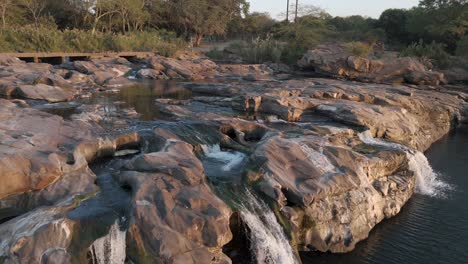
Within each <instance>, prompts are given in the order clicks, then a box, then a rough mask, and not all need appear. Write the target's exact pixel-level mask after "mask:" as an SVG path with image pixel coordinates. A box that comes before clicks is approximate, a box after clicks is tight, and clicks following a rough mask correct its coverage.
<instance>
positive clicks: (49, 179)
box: [0, 50, 468, 263]
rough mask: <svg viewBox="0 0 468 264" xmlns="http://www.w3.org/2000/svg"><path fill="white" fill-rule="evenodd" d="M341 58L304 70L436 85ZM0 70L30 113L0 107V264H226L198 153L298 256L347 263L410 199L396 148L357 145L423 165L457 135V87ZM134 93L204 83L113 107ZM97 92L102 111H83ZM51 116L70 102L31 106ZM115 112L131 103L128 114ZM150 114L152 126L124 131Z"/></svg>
mask: <svg viewBox="0 0 468 264" xmlns="http://www.w3.org/2000/svg"><path fill="white" fill-rule="evenodd" d="M343 53H344V51H343V52H339V53H337V54H335V53H333V54H332V53H331V51H329V50H322V51H320V52H319V53H317V54H312V55H311V54H309V55H310V56H311V57H307V56H309V55H306V57H305V58H306V59H305V60H306V61H307V63H308V64H307V65H305V66H307V67H308V66H312V67H314V68H315V69H317V67H318V68H320V69H321V71H324V72H329V73H332V74H334V75H335V74H338V75H341V76H345V77H348V78H351V79H359V80H366V81H372V82H394V81H402V82H403V81H404V82H410V83H417V84H431V85H435V84H438V83H439V82H440V81H442V79H441V78H442V77H441V76H440V75H438V74H437V73H433V72H430V71H427V70H426V69H425V68H424V67H423V66H421V65H420V64H417V63H416V62H414V61H411V60H406V59H400V60H397V61H392V62H385V63H384V62H383V61H375V60H367V59H364V58H357V57H349V56H348V57H346V58H345V57H343ZM398 63H399V64H401V65H403V66H405V67H403V69H402V70H401V71H400V70H399V71H396V70H395V67H396V64H398ZM0 64H1V65H2V66H0V75H1V76H2V79H1V81H0V95H2V96H5V97H7V98H11V97H12V96H13V97H15V96H18V95H19V94H18V93H19V92H20V91H22V92H23V94H22V96H21V97H26V98H29V99H34V100H35V101H34V102H31V101H30V100H29V99H28V100H24V101H23V100H17V99H9V100H6V99H0V178H1V180H2V185H1V186H0V220H1V221H0V237H1V238H2V239H1V240H0V261H5V262H6V263H26V262H27V263H76V262H78V263H83V262H86V261H88V260H90V259H92V260H93V261H95V260H97V259H100V258H101V257H102V256H103V255H102V254H104V253H102V252H103V251H106V250H104V249H105V248H106V247H107V248H108V245H107V246H105V244H106V243H107V244H109V243H111V244H112V243H117V244H116V247H115V248H116V249H118V250H117V251H116V252H111V254H113V259H115V260H118V261H119V262H122V260H124V259H125V260H126V261H128V262H129V263H153V262H161V263H230V262H231V260H230V259H229V257H230V256H228V255H227V254H228V253H226V252H225V251H224V252H223V247H224V246H225V245H226V244H228V243H229V241H231V240H232V238H233V234H232V232H231V230H230V223H229V222H230V219H231V217H233V215H234V216H235V211H236V208H235V206H233V205H232V204H230V203H229V202H230V201H227V200H225V201H223V200H221V199H220V197H223V199H224V197H225V196H222V195H221V196H220V197H218V196H217V195H216V194H215V193H217V194H219V189H215V187H214V186H215V185H216V182H215V181H216V180H215V179H211V178H207V175H208V174H209V172H210V171H208V170H209V169H210V168H209V167H204V162H203V159H204V158H205V156H204V155H206V153H204V151H205V150H206V149H207V148H209V147H210V146H213V145H214V146H217V145H218V144H219V146H220V148H219V149H221V148H222V149H224V150H227V151H238V152H241V154H242V157H245V160H243V161H242V162H241V163H238V165H239V166H241V167H240V171H239V172H238V173H236V175H237V176H238V177H237V178H235V179H234V178H233V179H231V181H232V184H231V185H232V186H231V187H233V189H236V187H238V186H248V187H249V188H251V189H253V190H255V191H256V192H257V194H261V195H259V197H262V199H264V200H265V204H270V205H272V208H273V209H274V211H275V214H276V216H277V218H278V219H280V220H281V221H280V222H281V223H282V224H283V225H284V226H283V227H284V230H285V232H286V233H287V235H288V236H289V237H290V238H291V243H292V244H293V245H294V247H295V248H296V249H298V250H318V251H322V252H326V251H331V252H348V251H350V250H352V249H353V248H354V247H355V245H356V243H357V242H359V241H361V240H363V239H365V238H367V236H368V235H369V232H370V231H371V230H372V228H373V227H374V226H375V225H376V224H378V223H379V222H381V221H382V220H383V219H385V218H390V217H393V216H395V215H396V214H397V213H398V212H399V211H400V209H401V208H402V207H403V206H404V204H405V203H406V202H407V201H408V199H409V198H410V197H411V195H412V194H413V192H414V191H415V186H416V185H417V179H416V176H415V174H414V172H413V171H412V170H411V168H410V167H411V166H410V165H409V158H408V155H407V153H406V152H405V151H404V149H403V148H388V147H387V148H386V147H379V146H372V145H368V144H366V143H365V142H363V141H362V139H360V137H359V135H360V133H362V132H363V131H366V130H369V131H370V132H369V134H370V135H371V136H373V137H376V138H381V139H384V140H386V141H390V142H396V143H400V144H402V145H404V146H406V147H409V148H412V149H415V150H421V151H423V150H426V149H427V148H429V147H430V145H431V144H432V143H434V142H435V141H437V140H438V139H440V138H441V137H442V136H443V135H445V134H446V133H447V132H448V131H449V130H450V129H452V128H454V127H455V126H456V125H457V124H458V123H462V122H466V116H467V115H466V113H467V110H468V108H467V105H466V102H465V101H466V100H468V96H467V94H466V93H465V90H464V89H463V88H462V87H461V88H460V87H458V86H450V87H449V86H426V85H420V86H405V85H397V84H394V85H385V84H369V83H367V84H366V83H357V82H352V81H338V80H331V79H322V78H301V79H297V80H284V79H285V78H282V77H281V78H280V76H279V75H275V73H290V69H286V68H284V67H282V66H281V65H273V64H270V65H217V64H215V63H213V62H212V61H210V60H208V59H206V58H205V57H202V56H192V55H190V56H189V55H187V54H182V55H181V56H179V57H178V58H164V57H160V56H154V57H150V58H146V59H142V60H139V61H134V62H129V61H127V60H125V59H119V58H111V57H104V58H94V59H91V60H89V61H75V62H70V63H66V64H63V65H60V66H56V67H52V66H50V65H47V64H27V63H23V62H20V61H17V60H14V59H8V58H7V59H5V58H3V59H1V60H0ZM316 64H317V65H316ZM324 65H325V66H326V67H325V66H324ZM343 65H345V66H343ZM401 65H400V66H401ZM406 66H407V67H406ZM376 67H377V68H376ZM133 77H136V78H142V79H154V80H160V79H180V80H184V81H188V80H201V79H209V80H210V82H209V83H200V82H196V83H189V82H186V83H184V86H185V89H187V90H189V91H190V96H187V95H184V96H180V97H178V96H172V97H170V96H168V97H165V96H164V93H161V94H162V95H163V96H160V97H162V98H159V97H158V98H157V99H151V100H150V101H151V102H150V103H148V101H147V100H143V99H145V98H142V97H141V96H140V95H138V94H137V95H132V94H130V93H129V94H126V96H122V97H118V99H115V98H116V97H114V96H112V95H113V94H115V93H117V94H118V93H119V92H120V91H119V90H118V89H117V88H118V87H120V86H121V85H126V84H128V82H129V78H130V79H132V78H133ZM288 77H290V76H288ZM216 79H220V80H222V82H219V83H213V82H212V81H213V80H216ZM228 79H229V81H228ZM95 88H97V89H95ZM166 88H167V87H166ZM151 89H155V90H156V89H157V87H156V88H151ZM168 90H171V89H168ZM176 90H177V89H176ZM47 91H48V92H50V93H47V94H45V92H47ZM61 91H63V94H62V92H61ZM99 91H102V93H100V92H99ZM87 92H89V93H90V94H86V93H87ZM98 92H99V95H100V96H101V97H104V98H107V99H108V102H106V100H102V101H98V102H96V101H94V100H92V99H93V98H92V96H93V93H98ZM152 92H154V93H157V92H159V91H153V90H152ZM75 93H78V95H79V96H77V97H74V95H75ZM26 94H27V96H26ZM106 96H107V97H106ZM127 96H128V97H131V96H135V97H131V98H127ZM18 97H19V96H18ZM87 97H91V99H89V100H86V98H87ZM80 98H81V99H80ZM83 98H84V99H83ZM65 100H79V101H78V102H76V104H75V102H72V103H70V102H64V103H60V104H58V105H57V104H44V103H42V102H44V101H50V102H56V101H65ZM116 100H129V101H130V100H136V101H137V103H135V102H134V106H135V108H129V107H126V106H125V103H126V102H122V101H116ZM140 102H141V104H142V105H141V107H140V105H138V104H139V103H140ZM54 107H55V108H54ZM57 108H58V109H65V111H68V110H66V109H73V111H76V113H73V114H71V115H66V117H65V118H64V117H62V116H59V115H55V114H58V113H59V112H60V111H58V112H54V111H52V110H51V109H55V110H57ZM148 109H151V110H154V109H156V110H155V111H158V112H159V116H158V117H161V120H144V121H143V120H138V118H139V116H140V114H142V113H140V112H141V111H148ZM54 113H55V114H54ZM163 120H164V121H163ZM102 158H108V159H109V158H110V161H109V162H110V163H109V164H113V165H112V166H110V165H109V167H105V168H104V170H100V171H99V170H95V168H94V167H93V166H91V164H92V163H95V164H101V162H102V161H100V159H102ZM106 162H107V161H106ZM227 162H229V161H227ZM103 164H107V163H105V162H103ZM91 168H93V170H92V169H91ZM236 169H237V168H236ZM227 170H229V166H227ZM226 174H228V175H229V171H226ZM239 175H241V176H239ZM228 180H229V178H228ZM225 181H226V179H225ZM229 183H230V182H229V181H228V184H229ZM96 184H97V185H96ZM103 184H108V185H110V186H111V187H112V188H115V189H116V190H118V191H119V192H118V193H119V195H123V196H124V198H123V200H122V201H121V200H118V199H117V195H116V196H115V197H114V196H112V195H113V194H115V193H114V192H112V190H110V191H109V190H108V188H107V187H109V186H107V185H103ZM223 184H226V182H223ZM216 188H218V187H216ZM106 195H107V196H106ZM111 198H115V199H116V201H114V202H112V199H111ZM102 201H105V203H104V202H102ZM227 204H230V205H231V207H229V206H228V205H227ZM116 208H117V209H116ZM4 237H6V238H7V239H3V238H4ZM246 243H247V241H246Z"/></svg>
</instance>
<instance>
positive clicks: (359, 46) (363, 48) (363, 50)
mask: <svg viewBox="0 0 468 264" xmlns="http://www.w3.org/2000/svg"><path fill="white" fill-rule="evenodd" d="M346 48H347V49H348V50H349V52H351V53H352V54H353V55H354V56H358V57H367V56H369V55H370V54H371V53H372V52H374V48H373V45H371V44H368V43H364V42H359V41H355V42H350V43H347V44H346Z"/></svg>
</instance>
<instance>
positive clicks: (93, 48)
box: [0, 26, 186, 56]
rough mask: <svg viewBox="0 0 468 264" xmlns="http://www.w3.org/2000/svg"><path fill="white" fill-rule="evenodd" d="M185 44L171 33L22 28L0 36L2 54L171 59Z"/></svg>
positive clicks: (9, 30) (6, 30)
mask: <svg viewBox="0 0 468 264" xmlns="http://www.w3.org/2000/svg"><path fill="white" fill-rule="evenodd" d="M185 47H186V43H185V42H184V41H183V40H181V39H180V38H177V37H176V36H175V34H174V33H168V32H165V31H136V32H127V33H125V34H113V33H102V32H96V33H94V34H93V33H92V32H91V31H85V30H79V29H73V30H68V29H67V30H63V31H62V30H58V29H54V28H49V27H33V26H24V27H19V28H17V29H14V28H11V29H5V30H4V31H3V32H2V33H1V34H0V50H1V51H2V52H106V51H116V52H118V51H157V52H158V53H160V54H162V55H165V56H171V55H173V54H174V53H175V52H176V51H177V50H180V49H183V48H185Z"/></svg>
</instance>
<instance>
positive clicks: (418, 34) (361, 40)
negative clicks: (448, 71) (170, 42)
mask: <svg viewBox="0 0 468 264" xmlns="http://www.w3.org/2000/svg"><path fill="white" fill-rule="evenodd" d="M299 14H300V16H299V18H298V19H297V20H296V21H295V22H290V21H275V20H273V19H272V18H270V17H269V16H268V15H267V14H262V13H252V14H250V15H247V16H246V17H245V18H237V19H235V20H232V21H231V22H230V24H229V26H228V33H227V35H228V36H229V37H230V38H235V39H243V40H244V42H243V43H244V44H243V46H242V49H241V50H237V51H236V49H230V50H229V51H230V52H234V53H235V54H236V55H239V56H240V57H241V58H244V57H246V55H247V56H249V58H250V59H251V57H250V56H251V55H252V54H259V53H261V54H265V52H270V54H269V55H263V56H258V57H256V58H257V59H256V61H258V60H260V61H261V60H264V61H275V59H277V57H278V56H277V55H278V53H281V56H280V58H281V61H283V62H286V63H294V62H296V61H297V59H299V58H300V56H302V54H304V52H305V51H306V50H308V49H312V48H314V47H316V46H317V45H320V44H327V43H335V42H341V43H349V44H347V45H348V46H349V48H350V50H351V52H352V53H353V54H355V55H357V56H368V55H371V54H372V53H373V46H374V45H375V44H378V45H377V46H378V47H380V48H383V47H384V45H383V43H385V44H386V47H385V48H386V49H387V50H393V51H398V52H402V54H401V56H416V57H419V58H421V60H423V61H426V62H432V63H433V64H434V65H435V66H437V67H441V68H443V67H447V66H448V64H449V63H450V61H451V60H450V56H453V55H457V56H461V57H468V38H467V37H466V36H465V34H466V31H467V29H468V1H467V0H422V1H421V2H420V4H419V6H417V7H415V8H412V9H409V10H407V9H389V10H386V11H384V12H383V13H382V15H381V16H380V18H379V19H372V18H366V17H362V16H349V17H332V16H331V15H329V14H327V13H326V12H324V11H323V10H321V9H320V8H316V7H312V6H299ZM259 39H260V40H261V41H259ZM259 43H262V44H265V43H275V45H273V46H275V47H276V49H274V50H273V49H260V50H259V46H260V47H263V46H272V45H259ZM248 49H250V50H248ZM238 51H239V52H238ZM264 51H265V52H264ZM272 52H273V53H272ZM215 55H216V56H217V57H220V56H221V55H222V54H221V53H220V52H219V51H218V52H217V53H216V54H215Z"/></svg>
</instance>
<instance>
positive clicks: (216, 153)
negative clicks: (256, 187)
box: [202, 145, 298, 264]
mask: <svg viewBox="0 0 468 264" xmlns="http://www.w3.org/2000/svg"><path fill="white" fill-rule="evenodd" d="M202 149H203V151H204V153H205V156H206V157H207V158H208V159H210V160H212V161H213V160H214V162H216V164H205V168H209V169H212V170H213V169H214V167H215V165H216V166H217V167H220V168H221V170H219V169H218V170H215V171H211V172H210V171H206V173H207V175H208V177H210V178H211V179H212V180H213V181H217V180H219V179H220V178H224V176H225V175H216V174H218V173H220V174H226V175H230V174H231V175H232V176H233V177H239V176H240V174H241V173H242V169H241V167H242V164H243V162H244V160H245V158H246V155H245V154H243V153H240V152H236V151H223V150H221V148H220V146H219V145H214V146H206V145H205V146H202ZM236 171H237V172H238V174H237V175H236V174H232V172H236ZM233 182H235V180H234V179H233V180H232V181H230V182H229V184H228V185H229V186H232V183H233ZM222 186H223V185H220V186H218V188H223V187H222ZM235 190H236V191H235V192H236V193H235V196H236V198H237V199H236V200H237V201H235V203H236V204H237V207H238V209H239V213H240V216H241V218H242V220H243V222H244V223H245V224H246V225H247V227H248V230H249V231H250V232H249V235H250V237H249V239H250V245H251V248H250V250H251V252H252V254H253V255H254V256H255V259H256V260H257V263H259V264H294V263H298V261H297V258H296V256H295V254H294V251H293V248H292V247H291V245H290V243H289V241H288V239H287V237H286V235H285V234H284V231H283V228H282V227H281V225H280V224H279V223H278V220H277V219H276V216H275V214H274V213H273V211H272V210H271V209H270V207H268V205H267V204H265V203H264V202H263V201H262V200H261V199H259V198H258V197H256V196H255V194H254V193H253V192H252V191H250V190H249V189H248V187H247V186H239V188H235ZM220 192H221V193H222V192H223V190H220Z"/></svg>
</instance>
